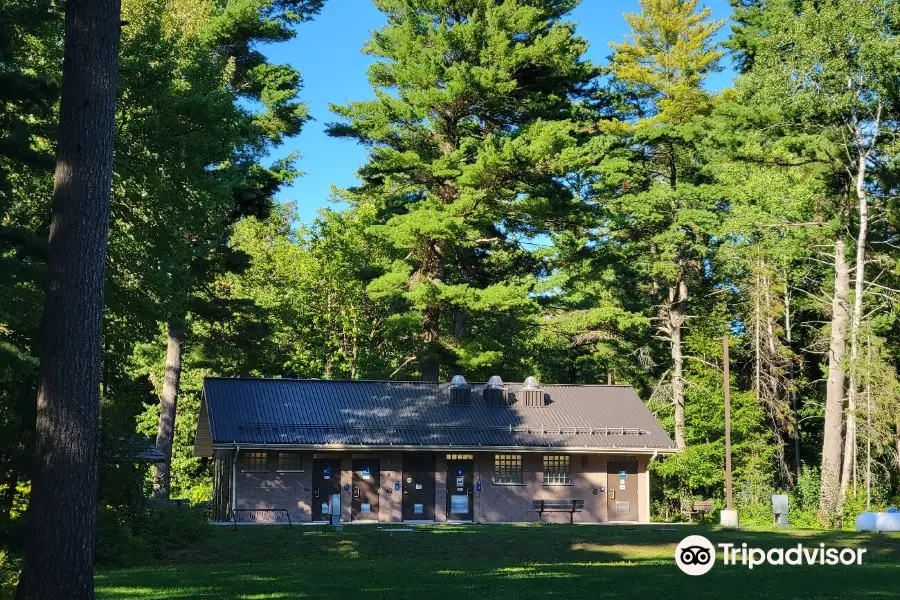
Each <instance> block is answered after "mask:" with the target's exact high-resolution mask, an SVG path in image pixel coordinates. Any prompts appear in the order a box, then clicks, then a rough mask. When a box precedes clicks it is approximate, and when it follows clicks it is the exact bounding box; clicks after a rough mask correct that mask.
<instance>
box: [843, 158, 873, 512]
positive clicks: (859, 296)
mask: <svg viewBox="0 0 900 600" xmlns="http://www.w3.org/2000/svg"><path fill="white" fill-rule="evenodd" d="M866 160H867V154H866V153H862V154H861V155H860V157H859V165H858V166H857V171H856V197H857V200H858V206H859V235H858V236H857V238H856V265H855V268H856V271H855V273H854V275H855V279H854V285H853V294H854V295H853V314H852V319H851V322H850V382H849V385H848V388H847V432H846V435H845V438H844V463H843V467H842V468H841V492H840V497H839V499H838V514H840V513H842V512H843V507H844V501H845V500H846V498H847V489H848V488H849V486H850V479H851V474H852V475H853V481H854V485H855V483H856V477H855V471H856V469H855V467H856V460H855V458H856V409H857V406H856V395H857V392H858V390H859V381H858V377H857V376H856V373H857V371H858V370H859V369H858V365H857V361H858V360H859V327H860V324H861V323H862V311H863V295H864V294H865V283H866V237H867V234H868V230H869V203H868V198H867V197H866V187H865V185H866Z"/></svg>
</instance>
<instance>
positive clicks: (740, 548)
mask: <svg viewBox="0 0 900 600" xmlns="http://www.w3.org/2000/svg"><path fill="white" fill-rule="evenodd" d="M716 546H717V547H718V548H719V550H721V552H722V557H723V560H722V564H723V565H725V566H738V565H740V566H745V567H747V568H748V569H752V568H753V567H758V566H759V565H763V564H769V565H777V566H783V565H790V566H798V565H827V566H835V565H838V564H841V565H861V564H862V562H863V554H865V553H866V549H865V548H827V547H825V544H819V545H818V546H817V547H812V548H807V547H805V546H804V545H803V544H797V545H796V546H791V547H790V548H770V549H768V550H764V549H763V548H754V547H752V546H748V545H747V544H746V543H743V544H740V545H737V544H731V543H720V544H716ZM716 546H713V544H712V542H710V541H709V540H708V539H706V538H705V537H703V536H702V535H689V536H687V537H686V538H684V539H683V540H681V542H680V543H679V544H678V546H677V547H676V548H675V564H677V565H678V568H679V569H681V570H682V571H684V572H685V573H687V574H688V575H703V574H704V573H708V572H709V570H710V569H712V568H713V565H714V564H715V562H716Z"/></svg>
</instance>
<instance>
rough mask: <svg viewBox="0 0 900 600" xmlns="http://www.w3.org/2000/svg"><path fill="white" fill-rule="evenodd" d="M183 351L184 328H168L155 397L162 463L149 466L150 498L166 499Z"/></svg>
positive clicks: (157, 440) (172, 326) (171, 326)
mask: <svg viewBox="0 0 900 600" xmlns="http://www.w3.org/2000/svg"><path fill="white" fill-rule="evenodd" d="M183 351H184V329H183V328H182V327H180V326H177V325H171V324H170V325H169V330H168V332H167V335H166V372H165V375H164V379H163V389H162V394H161V395H160V397H159V429H158V430H157V432H156V447H157V448H158V449H159V451H160V452H162V454H163V456H164V457H165V461H163V462H161V463H156V464H155V465H154V466H153V497H154V498H159V499H168V498H169V480H170V476H171V473H172V440H173V438H174V437H175V416H176V414H177V411H178V390H179V388H180V386H181V356H182V352H183Z"/></svg>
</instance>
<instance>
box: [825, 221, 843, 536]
mask: <svg viewBox="0 0 900 600" xmlns="http://www.w3.org/2000/svg"><path fill="white" fill-rule="evenodd" d="M844 251H845V246H844V236H843V232H840V231H839V232H838V234H837V236H836V237H835V240H834V296H833V298H832V302H831V342H830V346H829V352H828V383H827V385H826V398H825V429H824V431H823V439H822V469H821V473H822V482H821V487H820V489H819V520H820V521H822V523H823V524H825V525H831V524H833V523H834V522H835V520H836V519H837V518H838V516H839V515H838V507H839V505H840V503H839V496H840V486H841V428H842V425H843V420H844V419H843V416H844V406H843V405H844V379H845V373H844V368H845V367H844V351H845V350H846V345H847V342H846V334H847V324H848V321H849V317H850V307H849V305H848V304H847V298H848V296H849V294H850V265H848V264H847V258H846V256H845V255H844Z"/></svg>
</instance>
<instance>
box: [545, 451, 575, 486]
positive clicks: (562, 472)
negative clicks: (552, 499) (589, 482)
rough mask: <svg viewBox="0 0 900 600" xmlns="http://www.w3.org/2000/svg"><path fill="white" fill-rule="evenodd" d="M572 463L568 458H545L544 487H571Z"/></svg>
mask: <svg viewBox="0 0 900 600" xmlns="http://www.w3.org/2000/svg"><path fill="white" fill-rule="evenodd" d="M571 483H572V462H571V460H570V458H569V457H568V456H563V455H561V454H547V455H545V456H544V485H571Z"/></svg>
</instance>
